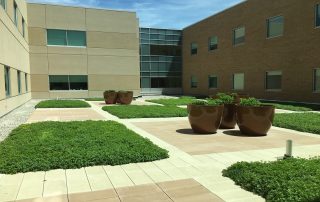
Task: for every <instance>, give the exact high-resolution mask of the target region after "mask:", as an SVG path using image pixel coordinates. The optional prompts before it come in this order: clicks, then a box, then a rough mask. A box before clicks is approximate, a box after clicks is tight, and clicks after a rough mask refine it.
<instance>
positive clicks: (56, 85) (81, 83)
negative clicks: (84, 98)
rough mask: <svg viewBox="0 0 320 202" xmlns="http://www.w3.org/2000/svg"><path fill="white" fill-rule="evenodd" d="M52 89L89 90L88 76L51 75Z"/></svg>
mask: <svg viewBox="0 0 320 202" xmlns="http://www.w3.org/2000/svg"><path fill="white" fill-rule="evenodd" d="M49 83H50V90H88V76H86V75H85V76H84V75H72V76H68V75H50V76H49Z"/></svg>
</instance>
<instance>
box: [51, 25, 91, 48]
mask: <svg viewBox="0 0 320 202" xmlns="http://www.w3.org/2000/svg"><path fill="white" fill-rule="evenodd" d="M47 39H48V45H57V46H86V45H87V41H86V32H84V31H71V30H58V29H48V30H47Z"/></svg>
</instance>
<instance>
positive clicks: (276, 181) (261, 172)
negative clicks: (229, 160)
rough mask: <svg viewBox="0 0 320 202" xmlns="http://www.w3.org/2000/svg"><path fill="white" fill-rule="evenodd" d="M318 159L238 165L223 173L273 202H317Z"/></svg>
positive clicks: (319, 194) (319, 196) (319, 184)
mask: <svg viewBox="0 0 320 202" xmlns="http://www.w3.org/2000/svg"><path fill="white" fill-rule="evenodd" d="M319 164H320V159H319V158H314V159H295V158H290V159H287V160H281V161H275V162H269V163H265V162H254V163H247V162H240V163H236V164H234V165H232V166H231V167H229V168H227V169H225V170H223V176H225V177H229V178H231V179H232V180H233V181H235V183H236V184H237V185H240V186H241V187H242V188H244V189H245V190H248V191H251V192H253V193H256V194H258V195H260V196H262V197H264V198H265V199H266V201H272V202H296V201H303V202H316V201H320V172H319Z"/></svg>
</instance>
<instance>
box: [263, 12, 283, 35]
mask: <svg viewBox="0 0 320 202" xmlns="http://www.w3.org/2000/svg"><path fill="white" fill-rule="evenodd" d="M283 24H284V18H283V16H276V17H272V18H269V19H268V20H267V37H268V38H272V37H277V36H282V35H283Z"/></svg>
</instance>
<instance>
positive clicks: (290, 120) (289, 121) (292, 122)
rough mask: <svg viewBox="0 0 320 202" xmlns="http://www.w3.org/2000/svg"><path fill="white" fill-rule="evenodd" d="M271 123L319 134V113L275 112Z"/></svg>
mask: <svg viewBox="0 0 320 202" xmlns="http://www.w3.org/2000/svg"><path fill="white" fill-rule="evenodd" d="M273 125H274V126H277V127H281V128H287V129H292V130H297V131H301V132H308V133H314V134H318V135H320V113H285V114H276V116H275V118H274V122H273Z"/></svg>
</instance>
